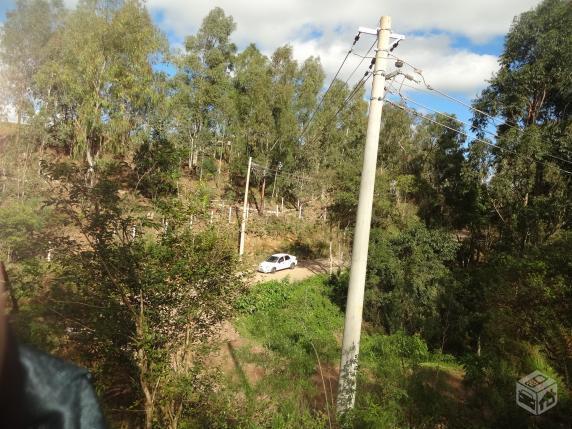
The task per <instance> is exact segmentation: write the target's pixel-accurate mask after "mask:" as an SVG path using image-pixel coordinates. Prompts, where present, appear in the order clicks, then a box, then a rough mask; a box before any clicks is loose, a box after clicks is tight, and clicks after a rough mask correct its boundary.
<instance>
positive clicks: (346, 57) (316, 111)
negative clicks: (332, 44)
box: [297, 32, 360, 140]
mask: <svg viewBox="0 0 572 429" xmlns="http://www.w3.org/2000/svg"><path fill="white" fill-rule="evenodd" d="M359 36H360V33H359V32H358V34H357V35H356V36H355V38H354V41H353V43H352V46H351V47H350V50H349V51H348V52H347V54H346V56H345V57H344V59H343V61H342V63H341V64H340V66H339V67H338V71H337V72H336V74H335V75H334V77H333V78H332V81H331V82H330V85H329V86H328V88H327V89H326V92H324V95H323V96H322V98H321V99H320V102H319V103H318V105H317V106H316V108H315V109H314V111H313V112H312V115H310V119H308V122H306V124H305V125H304V128H303V129H302V132H301V133H300V135H299V136H298V139H297V140H300V139H301V138H302V137H303V136H304V134H305V133H306V131H307V130H308V127H309V126H310V123H311V122H312V120H313V119H314V116H316V113H318V110H319V109H320V107H321V106H322V104H323V103H324V100H325V99H326V96H327V95H328V93H329V92H330V89H332V86H333V85H334V82H335V81H336V79H337V77H338V75H339V74H340V71H341V70H342V67H343V66H344V64H345V63H346V61H347V59H348V57H349V56H350V54H351V53H352V52H353V47H354V46H355V44H356V43H357V41H358V40H359Z"/></svg>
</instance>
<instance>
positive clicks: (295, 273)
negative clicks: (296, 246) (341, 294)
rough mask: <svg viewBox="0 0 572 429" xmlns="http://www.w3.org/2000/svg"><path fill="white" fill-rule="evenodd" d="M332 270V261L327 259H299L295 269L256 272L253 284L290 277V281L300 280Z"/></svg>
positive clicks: (335, 267) (336, 266)
mask: <svg viewBox="0 0 572 429" xmlns="http://www.w3.org/2000/svg"><path fill="white" fill-rule="evenodd" d="M336 262H337V261H335V262H334V266H333V269H334V271H335V270H337V269H338V265H337V264H336ZM329 272H330V262H329V261H328V260H327V259H316V260H311V261H299V262H298V266H297V267H296V268H294V269H293V270H289V269H286V270H282V271H278V272H276V273H268V274H264V273H258V272H256V273H254V275H253V277H252V284H254V283H260V282H268V281H271V280H283V279H286V278H288V280H289V281H300V280H304V279H306V278H308V277H311V276H315V275H316V274H328V273H329Z"/></svg>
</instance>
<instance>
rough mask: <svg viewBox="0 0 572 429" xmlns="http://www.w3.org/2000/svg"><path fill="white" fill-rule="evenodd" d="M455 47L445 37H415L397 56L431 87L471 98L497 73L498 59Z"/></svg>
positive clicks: (402, 46) (400, 48)
mask: <svg viewBox="0 0 572 429" xmlns="http://www.w3.org/2000/svg"><path fill="white" fill-rule="evenodd" d="M452 43H453V39H452V38H451V37H450V36H446V35H438V36H426V37H413V38H411V39H410V40H406V41H404V42H403V43H401V44H400V46H399V48H398V50H397V51H396V54H397V55H398V56H400V57H403V58H406V59H407V60H408V62H410V63H412V64H413V65H415V66H416V67H417V68H419V69H421V70H422V72H423V76H424V77H425V79H426V81H427V83H428V84H430V85H431V86H433V87H435V88H438V89H441V90H443V91H453V92H457V93H461V94H463V95H466V96H468V97H472V96H473V95H475V94H476V93H477V92H478V91H479V90H480V89H482V88H483V87H484V86H485V85H486V81H487V80H488V79H490V78H491V76H492V74H493V73H494V72H495V71H496V70H497V69H498V62H497V57H496V56H494V55H488V54H477V53H474V52H470V51H468V50H466V49H456V48H453V47H452Z"/></svg>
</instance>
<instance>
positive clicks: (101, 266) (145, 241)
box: [46, 165, 241, 421]
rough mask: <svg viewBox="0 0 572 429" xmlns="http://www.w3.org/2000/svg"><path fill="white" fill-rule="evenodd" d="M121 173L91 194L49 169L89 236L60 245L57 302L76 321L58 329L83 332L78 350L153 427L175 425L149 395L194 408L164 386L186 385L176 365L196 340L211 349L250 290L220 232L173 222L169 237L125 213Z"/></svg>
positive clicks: (74, 172)
mask: <svg viewBox="0 0 572 429" xmlns="http://www.w3.org/2000/svg"><path fill="white" fill-rule="evenodd" d="M121 171H122V170H121V169H119V170H118V169H114V168H110V169H109V171H107V172H103V171H101V172H100V180H99V181H98V183H97V184H96V186H94V187H89V186H87V185H85V182H84V181H83V180H81V177H82V176H83V172H82V171H81V170H80V169H78V168H77V167H75V166H73V165H52V166H46V173H47V174H48V175H49V177H50V178H51V180H54V181H57V182H55V183H57V186H56V187H55V188H54V193H53V195H52V198H51V200H50V204H51V205H53V206H54V207H56V208H57V209H58V210H60V211H62V212H64V213H66V215H67V217H68V221H70V222H73V223H74V224H75V226H76V228H77V229H78V230H79V231H80V232H81V234H82V238H81V240H80V241H79V240H76V239H72V238H71V237H65V236H61V237H60V238H59V242H58V244H59V251H58V253H57V254H56V261H57V264H58V266H59V267H60V268H59V274H60V278H58V279H56V280H55V281H54V283H53V286H52V290H51V292H50V295H51V297H52V299H53V301H54V302H55V303H57V304H56V305H54V308H57V309H58V311H59V313H61V314H66V315H67V317H66V318H64V319H63V320H59V321H58V322H57V323H58V324H59V323H61V324H63V325H64V326H66V327H67V328H71V329H74V331H75V330H76V329H77V331H75V333H76V335H75V338H74V339H75V344H76V346H75V347H77V348H78V349H79V352H80V354H81V356H82V358H83V359H85V361H86V362H93V365H94V367H93V370H94V372H95V373H96V376H98V377H99V380H100V387H103V388H105V390H106V391H107V390H109V389H111V388H112V387H113V388H117V386H124V389H125V392H126V393H125V395H124V396H126V395H127V396H128V398H125V397H124V398H123V399H126V400H128V401H141V402H142V403H143V405H144V407H145V410H146V419H147V421H153V420H154V419H158V420H161V419H166V418H167V417H166V416H161V415H154V411H155V407H156V404H155V402H154V400H153V401H150V398H151V397H150V396H148V394H151V395H152V396H153V397H156V398H157V401H163V400H165V401H167V402H168V401H169V398H171V399H170V401H171V402H172V401H175V403H176V404H178V403H184V402H185V397H184V396H182V397H181V396H179V397H176V398H175V399H173V393H172V392H171V393H170V394H169V395H167V396H163V393H162V391H163V390H162V389H163V387H164V386H167V387H169V386H170V382H171V381H173V382H174V380H176V378H177V377H178V376H186V373H185V371H182V372H181V374H179V373H177V372H176V371H175V372H174V371H172V370H171V369H170V365H171V364H170V362H171V360H172V359H182V362H181V363H180V365H181V367H182V368H186V361H185V359H187V358H186V357H185V356H187V355H188V353H190V351H189V350H188V342H189V339H190V338H192V340H193V342H194V343H196V344H201V343H203V342H204V341H205V340H206V339H207V338H208V336H209V333H210V332H211V330H212V328H213V327H214V326H216V324H217V323H218V322H219V321H221V320H222V319H223V318H225V317H227V316H228V314H229V312H230V310H231V303H232V302H233V301H234V299H235V296H237V295H238V294H239V293H240V291H241V286H240V280H239V279H238V277H237V276H236V275H235V269H236V263H237V261H236V257H235V254H234V251H233V250H232V247H231V243H229V242H228V240H226V239H224V237H222V236H221V235H219V234H217V232H216V231H214V230H205V231H202V232H197V233H193V232H191V231H189V230H188V228H184V227H183V228H177V224H176V223H174V224H172V225H171V226H170V227H169V228H168V229H167V230H166V231H165V230H164V229H163V228H162V226H161V225H156V224H153V223H150V222H149V221H147V220H146V218H134V217H132V216H131V215H128V214H126V211H125V207H124V204H123V201H122V199H121V197H120V196H119V194H118V187H117V184H118V183H119V180H118V176H117V174H120V173H121ZM132 213H133V211H132ZM135 226H137V229H136V233H135V235H133V232H132V231H133V229H132V228H134V227H135ZM137 230H138V231H137ZM142 231H145V234H141V232H142ZM70 321H71V322H72V324H71V325H68V323H69V322H70ZM195 364H196V365H200V357H195ZM131 379H136V380H139V382H138V383H137V384H136V385H133V383H132V382H131V381H130V380H131ZM159 380H163V383H159V382H158V381H159ZM129 397H130V398H129Z"/></svg>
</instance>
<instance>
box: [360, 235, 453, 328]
mask: <svg viewBox="0 0 572 429" xmlns="http://www.w3.org/2000/svg"><path fill="white" fill-rule="evenodd" d="M457 247H458V246H457V244H456V243H455V241H454V239H453V237H451V235H450V234H449V233H446V232H442V231H438V230H428V229H427V228H425V227H424V226H423V225H421V224H417V225H412V226H410V227H408V228H407V229H404V230H403V231H400V232H399V233H391V232H388V231H386V230H382V229H374V230H372V233H371V244H370V251H369V257H368V280H367V284H368V289H367V294H366V302H367V303H368V305H367V309H366V311H365V315H366V317H367V318H368V319H369V320H371V321H372V322H374V323H376V324H377V325H379V326H382V327H383V328H384V329H385V330H386V331H387V332H389V333H391V332H394V331H396V330H405V331H406V332H408V333H410V334H413V333H418V332H424V331H426V330H427V327H428V323H429V322H430V321H431V319H432V318H434V317H436V316H437V308H438V302H439V299H440V298H441V296H442V294H443V292H444V288H445V284H446V282H447V281H449V280H448V279H449V278H450V276H451V273H450V271H449V269H448V267H447V264H448V263H449V262H451V261H452V260H453V259H454V257H455V252H456V250H457Z"/></svg>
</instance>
